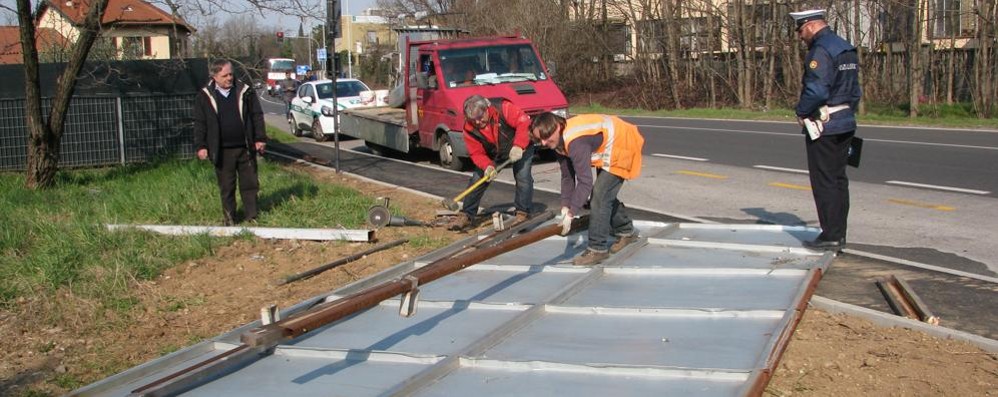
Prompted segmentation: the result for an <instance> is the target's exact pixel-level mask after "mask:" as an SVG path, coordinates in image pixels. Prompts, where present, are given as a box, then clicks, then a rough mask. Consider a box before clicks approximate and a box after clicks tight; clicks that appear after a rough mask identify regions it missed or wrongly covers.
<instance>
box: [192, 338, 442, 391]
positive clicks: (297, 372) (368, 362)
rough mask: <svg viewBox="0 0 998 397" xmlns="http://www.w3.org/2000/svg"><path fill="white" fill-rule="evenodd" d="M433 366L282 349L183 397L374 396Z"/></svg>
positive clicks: (418, 361)
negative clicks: (384, 387)
mask: <svg viewBox="0 0 998 397" xmlns="http://www.w3.org/2000/svg"><path fill="white" fill-rule="evenodd" d="M382 356H387V355H382ZM436 361H437V360H435V359H433V358H424V359H418V358H413V359H406V358H405V357H394V358H393V357H373V358H372V357H371V355H369V354H366V353H360V352H325V351H321V350H313V351H311V352H309V351H303V350H292V349H286V348H285V349H278V350H277V351H276V352H275V353H274V354H273V355H271V356H269V357H267V358H264V359H262V360H259V361H257V362H255V363H253V364H250V365H248V366H246V367H244V368H241V369H239V371H237V372H236V373H233V374H231V375H229V376H225V377H223V378H221V379H218V380H216V381H214V382H211V383H208V384H206V385H204V386H201V387H199V388H196V389H194V390H191V391H189V392H186V393H184V394H182V395H183V396H188V397H194V396H204V397H218V396H344V397H347V396H349V397H365V396H378V395H381V388H382V387H383V386H382V385H386V384H388V385H390V384H396V383H399V382H401V381H403V380H405V379H406V378H408V377H410V376H412V375H414V374H416V373H418V372H419V371H421V370H423V369H425V368H426V367H428V366H430V365H432V364H433V363H434V362H436Z"/></svg>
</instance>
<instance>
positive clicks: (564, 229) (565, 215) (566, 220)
mask: <svg viewBox="0 0 998 397" xmlns="http://www.w3.org/2000/svg"><path fill="white" fill-rule="evenodd" d="M561 213H562V217H561V235H562V236H567V235H568V233H570V232H571V231H572V218H574V217H573V216H572V213H571V212H570V211H568V208H562V209H561Z"/></svg>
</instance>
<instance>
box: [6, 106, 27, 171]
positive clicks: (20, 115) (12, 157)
mask: <svg viewBox="0 0 998 397" xmlns="http://www.w3.org/2000/svg"><path fill="white" fill-rule="evenodd" d="M27 160H28V126H27V117H26V115H25V113H24V99H0V171H9V170H23V169H24V165H25V163H27Z"/></svg>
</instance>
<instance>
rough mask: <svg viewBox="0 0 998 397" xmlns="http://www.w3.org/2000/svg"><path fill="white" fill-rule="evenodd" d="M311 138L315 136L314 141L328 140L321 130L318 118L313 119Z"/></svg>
mask: <svg viewBox="0 0 998 397" xmlns="http://www.w3.org/2000/svg"><path fill="white" fill-rule="evenodd" d="M312 138H315V141H316V142H325V141H327V140H329V137H327V136H326V133H324V132H322V123H320V122H319V119H315V121H313V122H312Z"/></svg>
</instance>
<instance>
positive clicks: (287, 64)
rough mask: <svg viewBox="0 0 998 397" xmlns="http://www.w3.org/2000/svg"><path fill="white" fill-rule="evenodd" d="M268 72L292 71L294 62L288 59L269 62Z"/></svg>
mask: <svg viewBox="0 0 998 397" xmlns="http://www.w3.org/2000/svg"><path fill="white" fill-rule="evenodd" d="M270 70H271V71H274V72H277V71H294V70H295V61H293V60H290V59H280V60H272V61H270Z"/></svg>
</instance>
